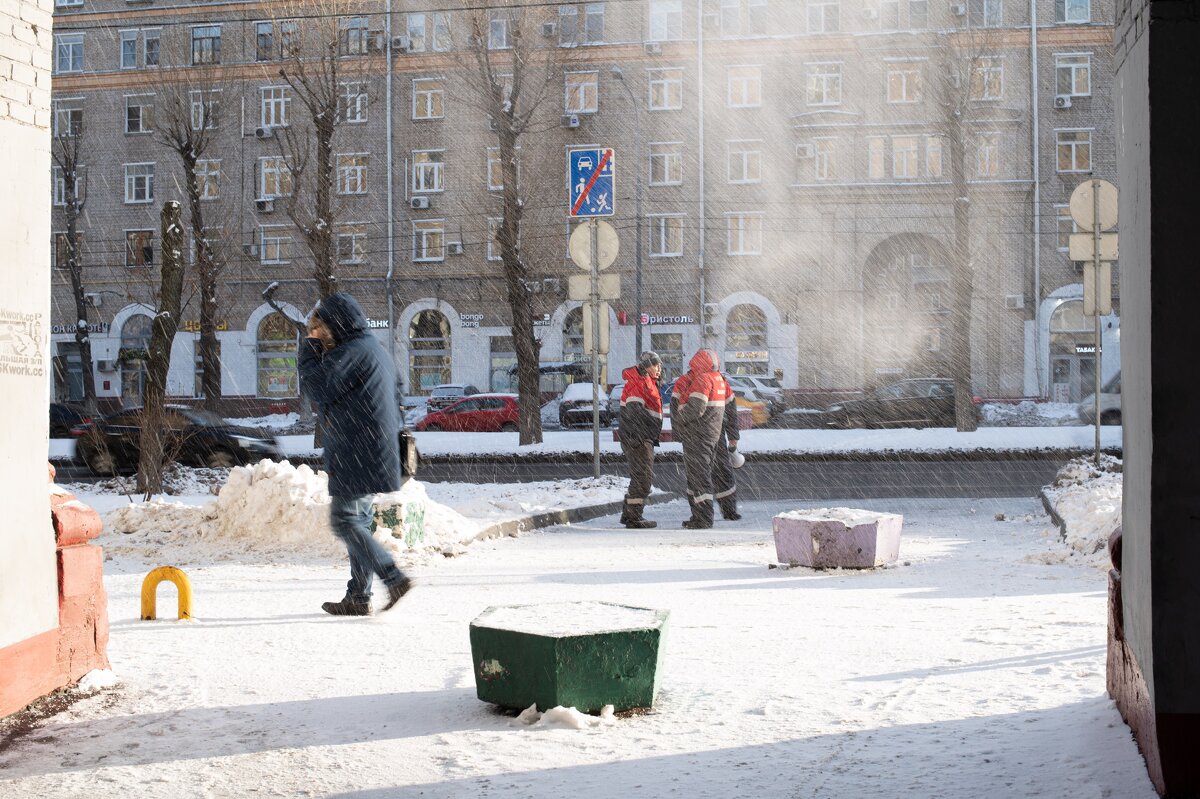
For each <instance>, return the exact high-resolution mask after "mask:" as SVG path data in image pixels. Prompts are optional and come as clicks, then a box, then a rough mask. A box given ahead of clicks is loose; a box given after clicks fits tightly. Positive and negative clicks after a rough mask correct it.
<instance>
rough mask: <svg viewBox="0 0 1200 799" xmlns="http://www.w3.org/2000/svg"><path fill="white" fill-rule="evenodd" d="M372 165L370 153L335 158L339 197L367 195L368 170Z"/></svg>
mask: <svg viewBox="0 0 1200 799" xmlns="http://www.w3.org/2000/svg"><path fill="white" fill-rule="evenodd" d="M350 159H352V160H350ZM360 159H361V160H360ZM370 163H371V155H370V153H338V154H337V155H335V156H334V165H335V166H334V171H335V175H336V178H335V180H336V181H337V193H338V195H339V196H359V195H363V194H366V193H367V170H368V169H369V167H370Z"/></svg>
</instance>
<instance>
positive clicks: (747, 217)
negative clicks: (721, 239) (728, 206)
mask: <svg viewBox="0 0 1200 799" xmlns="http://www.w3.org/2000/svg"><path fill="white" fill-rule="evenodd" d="M725 229H726V233H727V244H728V246H727V252H728V253H729V254H730V255H761V254H762V234H763V215H762V214H761V213H735V214H726V215H725Z"/></svg>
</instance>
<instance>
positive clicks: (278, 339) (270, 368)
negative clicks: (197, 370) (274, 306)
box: [197, 313, 300, 399]
mask: <svg viewBox="0 0 1200 799" xmlns="http://www.w3.org/2000/svg"><path fill="white" fill-rule="evenodd" d="M298 344H299V331H297V330H296V326H295V325H294V324H293V323H292V322H291V320H289V319H286V318H285V317H284V316H283V314H280V313H272V314H270V315H268V316H266V317H264V318H263V320H262V321H261V322H259V323H258V341H257V351H256V354H257V362H258V363H257V366H258V396H259V397H270V398H280V399H284V398H288V397H298V396H300V372H299V370H298V368H297V365H296V348H297V346H298ZM197 379H199V377H197Z"/></svg>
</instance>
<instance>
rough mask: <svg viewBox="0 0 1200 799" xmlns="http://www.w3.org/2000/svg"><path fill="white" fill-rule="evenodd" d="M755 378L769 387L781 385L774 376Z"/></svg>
mask: <svg viewBox="0 0 1200 799" xmlns="http://www.w3.org/2000/svg"><path fill="white" fill-rule="evenodd" d="M755 379H756V380H757V381H758V382H759V383H762V384H763V385H764V386H766V387H767V388H779V387H780V386H779V381H778V380H776V379H775V378H773V377H759V378H755Z"/></svg>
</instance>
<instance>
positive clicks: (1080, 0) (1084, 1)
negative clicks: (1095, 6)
mask: <svg viewBox="0 0 1200 799" xmlns="http://www.w3.org/2000/svg"><path fill="white" fill-rule="evenodd" d="M1091 20H1092V3H1091V0H1054V21H1055V22H1069V23H1077V24H1078V23H1084V22H1091Z"/></svg>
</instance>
